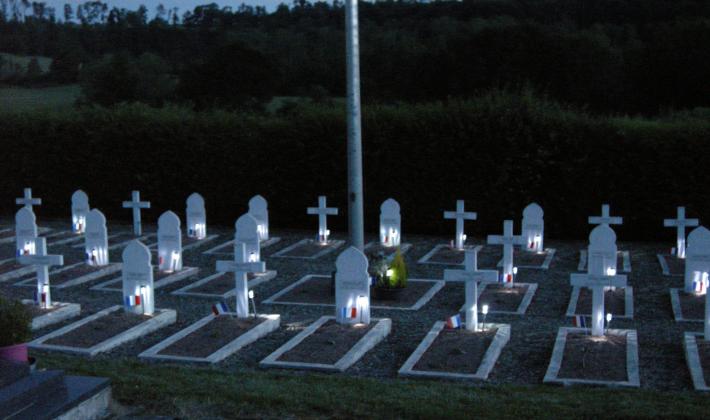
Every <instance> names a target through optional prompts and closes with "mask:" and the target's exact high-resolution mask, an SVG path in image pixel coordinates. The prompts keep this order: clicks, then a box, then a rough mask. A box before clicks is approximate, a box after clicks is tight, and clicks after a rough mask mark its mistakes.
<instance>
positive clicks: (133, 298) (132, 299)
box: [124, 295, 141, 306]
mask: <svg viewBox="0 0 710 420" xmlns="http://www.w3.org/2000/svg"><path fill="white" fill-rule="evenodd" d="M124 303H125V304H126V306H138V305H140V304H141V296H140V295H130V296H126V299H125V301H124Z"/></svg>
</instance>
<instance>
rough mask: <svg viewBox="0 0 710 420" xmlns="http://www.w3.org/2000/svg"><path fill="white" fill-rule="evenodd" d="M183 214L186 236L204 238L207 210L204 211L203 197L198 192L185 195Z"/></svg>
mask: <svg viewBox="0 0 710 420" xmlns="http://www.w3.org/2000/svg"><path fill="white" fill-rule="evenodd" d="M185 216H186V220H187V224H186V226H185V227H186V229H187V237H188V238H195V239H205V237H206V236H207V212H206V211H205V199H204V198H202V196H201V195H200V194H198V193H192V194H190V196H189V197H187V209H186V210H185Z"/></svg>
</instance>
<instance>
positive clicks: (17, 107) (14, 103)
mask: <svg viewBox="0 0 710 420" xmlns="http://www.w3.org/2000/svg"><path fill="white" fill-rule="evenodd" d="M80 93H81V89H80V88H79V85H66V86H52V87H46V88H21V87H2V88H0V111H32V110H38V109H60V108H66V107H71V106H72V105H73V104H74V102H75V101H76V99H77V98H78V97H79V94H80Z"/></svg>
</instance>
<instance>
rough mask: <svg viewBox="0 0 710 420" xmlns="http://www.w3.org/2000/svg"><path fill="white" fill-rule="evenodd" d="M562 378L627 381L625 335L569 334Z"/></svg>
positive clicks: (562, 367) (560, 373) (561, 371)
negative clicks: (595, 335)
mask: <svg viewBox="0 0 710 420" xmlns="http://www.w3.org/2000/svg"><path fill="white" fill-rule="evenodd" d="M557 377H558V378H561V379H587V380H603V381H627V380H628V373H627V371H626V335H607V336H604V337H592V336H591V335H586V334H579V333H571V334H568V335H567V341H566V343H565V351H564V355H563V356H562V365H561V366H560V371H559V373H558V375H557Z"/></svg>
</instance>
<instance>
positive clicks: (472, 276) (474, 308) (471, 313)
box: [444, 245, 498, 331]
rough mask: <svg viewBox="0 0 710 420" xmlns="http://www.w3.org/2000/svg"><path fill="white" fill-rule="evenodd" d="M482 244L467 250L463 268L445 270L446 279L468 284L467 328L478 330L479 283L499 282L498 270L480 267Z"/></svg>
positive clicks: (465, 308)
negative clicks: (479, 254) (479, 256)
mask: <svg viewBox="0 0 710 420" xmlns="http://www.w3.org/2000/svg"><path fill="white" fill-rule="evenodd" d="M481 248H482V247H481V246H480V245H479V246H477V247H475V248H470V249H467V250H466V253H465V257H464V269H463V270H452V269H446V270H444V280H446V281H463V282H465V284H466V292H465V293H466V303H465V305H464V311H465V313H466V329H467V330H469V331H478V283H482V284H491V283H497V282H498V271H497V270H479V269H478V251H480V250H481Z"/></svg>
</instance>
